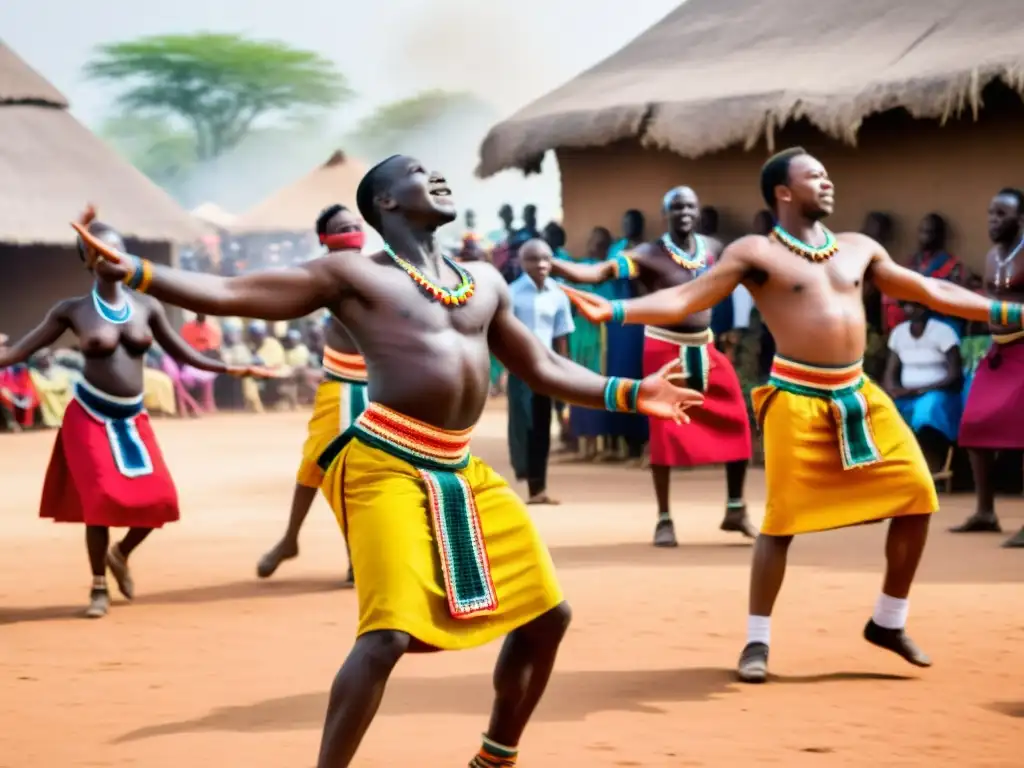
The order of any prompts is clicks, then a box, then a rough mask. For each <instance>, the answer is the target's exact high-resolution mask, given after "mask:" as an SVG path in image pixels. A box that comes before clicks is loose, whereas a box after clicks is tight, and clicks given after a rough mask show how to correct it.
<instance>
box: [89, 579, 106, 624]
mask: <svg viewBox="0 0 1024 768" xmlns="http://www.w3.org/2000/svg"><path fill="white" fill-rule="evenodd" d="M108 610H110V593H109V592H107V590H106V589H105V588H103V587H94V588H93V590H92V591H91V592H90V593H89V607H88V608H86V609H85V617H86V618H87V619H102V618H103V617H104V616H106V615H107V611H108Z"/></svg>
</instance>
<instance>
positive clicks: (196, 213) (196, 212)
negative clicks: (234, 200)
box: [190, 202, 238, 229]
mask: <svg viewBox="0 0 1024 768" xmlns="http://www.w3.org/2000/svg"><path fill="white" fill-rule="evenodd" d="M190 213H191V214H192V216H193V217H194V218H196V219H199V221H201V222H203V223H204V224H208V225H210V226H212V227H214V228H216V229H230V228H231V226H232V225H233V224H234V223H235V221H237V219H238V217H237V216H235V214H233V213H228V212H227V211H225V210H224V209H223V208H221V207H220V206H219V205H217V204H216V203H209V202H207V203H203V204H202V205H197V206H196V207H195V208H193V209H192V210H191V211H190Z"/></svg>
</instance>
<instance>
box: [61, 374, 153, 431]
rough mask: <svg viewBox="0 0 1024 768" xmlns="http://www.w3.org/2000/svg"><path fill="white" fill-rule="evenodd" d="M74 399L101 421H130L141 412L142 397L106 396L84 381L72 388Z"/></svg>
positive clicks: (81, 380)
mask: <svg viewBox="0 0 1024 768" xmlns="http://www.w3.org/2000/svg"><path fill="white" fill-rule="evenodd" d="M74 395H75V399H76V400H77V401H78V402H79V403H80V404H81V405H82V407H84V408H85V410H87V411H89V412H90V413H92V414H93V415H94V416H98V417H100V418H101V419H112V420H115V421H118V420H121V419H130V418H132V417H133V416H138V415H139V414H140V413H142V410H143V397H142V395H137V396H135V397H117V396H115V395H108V394H107V393H106V392H104V391H102V390H100V389H97V388H96V387H94V386H93V385H92V384H90V383H89V382H87V381H85V380H84V379H79V380H78V381H77V382H76V383H75V387H74Z"/></svg>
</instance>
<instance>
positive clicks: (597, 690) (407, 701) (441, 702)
mask: <svg viewBox="0 0 1024 768" xmlns="http://www.w3.org/2000/svg"><path fill="white" fill-rule="evenodd" d="M913 679H914V678H908V677H903V676H899V675H882V674H877V673H858V672H834V673H829V674H821V675H801V676H791V677H785V676H772V682H773V683H774V684H783V685H787V684H788V685H793V684H796V685H814V684H827V683H833V682H849V681H868V682H878V681H909V680H913ZM324 682H325V687H326V685H327V681H324ZM491 691H492V688H491V675H490V674H475V675H462V676H455V677H445V678H396V679H394V680H392V681H391V682H390V683H389V685H388V691H387V695H386V696H385V697H384V703H383V704H382V705H381V709H380V716H381V717H387V716H401V715H473V716H484V714H485V713H487V712H488V711H489V710H490V707H491V695H492V694H491ZM740 691H741V686H740V684H739V683H736V682H735V675H734V672H733V671H732V670H730V669H713V668H708V667H699V668H693V669H674V670H641V671H615V670H588V671H569V672H561V673H558V674H556V676H555V677H554V679H553V680H552V681H551V687H550V688H549V689H548V692H547V694H546V696H545V698H544V700H543V701H542V702H541V704H540V706H539V707H538V708H537V713H536V715H535V716H534V719H535V720H537V721H539V722H574V721H582V720H583V719H585V718H586V717H587V716H589V715H592V714H595V713H598V712H632V713H640V714H663V713H664V710H663V709H661V708H660V707H658V706H657V705H658V703H659V702H690V701H707V700H709V699H712V698H715V697H718V696H722V695H726V694H730V695H735V694H737V693H739V692H740ZM326 707H327V692H326V690H325V691H319V692H316V693H304V694H298V695H296V696H285V697H282V698H276V699H268V700H267V701H261V702H256V703H254V704H246V705H242V706H236V707H219V708H217V709H214V710H213V711H212V712H210V713H209V714H207V715H205V716H203V717H200V718H196V719H194V720H186V721H183V722H176V723H166V724H162V725H152V726H147V727H145V728H140V729H138V730H135V731H132V732H130V733H126V734H124V735H123V736H120V737H119V738H117V739H116V740H115V741H114V743H125V742H131V741H140V740H142V739H149V738H153V737H156V736H173V735H178V734H184V733H195V732H201V731H232V732H241V733H251V732H264V731H288V730H305V729H309V728H319V727H320V726H321V724H322V723H323V719H324V712H325V711H326Z"/></svg>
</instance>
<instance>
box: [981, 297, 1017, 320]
mask: <svg viewBox="0 0 1024 768" xmlns="http://www.w3.org/2000/svg"><path fill="white" fill-rule="evenodd" d="M988 319H989V322H991V323H992V325H1002V326H1014V325H1020V324H1021V305H1020V304H1015V303H1011V302H1008V301H993V302H992V303H991V304H989V307H988Z"/></svg>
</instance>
